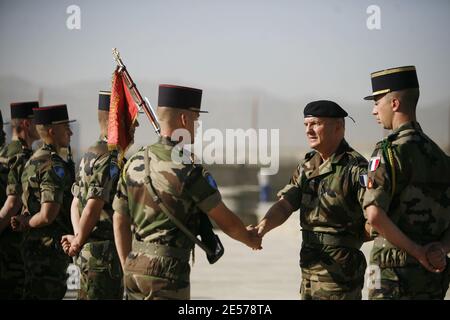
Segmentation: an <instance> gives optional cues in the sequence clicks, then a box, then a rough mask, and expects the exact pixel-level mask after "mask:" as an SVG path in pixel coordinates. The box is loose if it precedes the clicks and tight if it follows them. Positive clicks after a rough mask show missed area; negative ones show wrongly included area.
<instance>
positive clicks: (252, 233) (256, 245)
mask: <svg viewBox="0 0 450 320" xmlns="http://www.w3.org/2000/svg"><path fill="white" fill-rule="evenodd" d="M246 229H247V232H248V233H249V237H250V239H251V240H250V244H249V247H251V248H252V249H253V250H261V249H262V246H261V242H262V237H260V236H259V234H258V229H256V228H255V226H253V225H248V226H247V227H246Z"/></svg>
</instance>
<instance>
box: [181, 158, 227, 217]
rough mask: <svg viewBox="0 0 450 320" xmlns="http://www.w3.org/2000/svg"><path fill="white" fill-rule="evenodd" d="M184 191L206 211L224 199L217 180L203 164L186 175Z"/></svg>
mask: <svg viewBox="0 0 450 320" xmlns="http://www.w3.org/2000/svg"><path fill="white" fill-rule="evenodd" d="M183 192H185V193H186V194H187V195H188V196H189V197H191V198H192V200H193V201H194V202H195V203H196V205H197V206H198V207H199V208H200V210H202V211H203V212H205V213H208V212H209V211H211V210H212V209H214V208H215V207H217V206H218V205H219V203H220V202H221V201H222V196H221V195H220V192H219V190H218V188H217V184H216V181H215V180H214V178H213V177H212V175H211V174H210V173H209V172H208V171H207V170H206V169H204V168H203V167H202V166H197V167H196V168H194V169H193V170H192V171H191V172H190V174H189V175H188V176H187V177H186V182H185V184H184V187H183Z"/></svg>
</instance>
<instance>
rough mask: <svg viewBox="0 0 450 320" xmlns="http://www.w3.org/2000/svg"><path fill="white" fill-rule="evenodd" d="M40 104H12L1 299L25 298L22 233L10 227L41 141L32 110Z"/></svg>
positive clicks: (0, 249) (1, 229)
mask: <svg viewBox="0 0 450 320" xmlns="http://www.w3.org/2000/svg"><path fill="white" fill-rule="evenodd" d="M38 107H39V103H38V102H37V101H31V102H18V103H11V125H12V130H13V131H12V141H11V143H10V144H9V145H8V152H7V157H8V185H7V188H6V194H7V199H6V202H5V204H4V205H3V208H2V209H1V211H0V275H1V276H0V298H4V299H19V298H21V297H22V291H23V281H24V277H25V274H24V267H23V260H22V256H21V250H20V248H21V242H22V234H21V233H19V232H13V231H12V230H11V228H10V227H9V226H10V220H11V217H12V216H15V215H17V214H19V213H20V209H21V208H22V201H21V199H20V197H21V196H22V184H21V181H20V179H21V176H22V172H23V170H24V167H25V163H26V162H27V161H28V159H29V158H30V157H31V155H32V153H33V151H32V150H31V145H32V144H33V142H34V141H36V140H38V139H39V135H38V134H37V131H36V125H35V123H34V119H33V118H34V115H33V108H38Z"/></svg>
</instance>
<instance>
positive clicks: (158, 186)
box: [113, 85, 261, 299]
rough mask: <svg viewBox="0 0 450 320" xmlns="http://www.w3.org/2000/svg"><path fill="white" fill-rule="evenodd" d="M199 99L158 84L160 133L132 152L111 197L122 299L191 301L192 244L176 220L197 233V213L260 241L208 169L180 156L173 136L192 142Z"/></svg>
mask: <svg viewBox="0 0 450 320" xmlns="http://www.w3.org/2000/svg"><path fill="white" fill-rule="evenodd" d="M201 96H202V90H200V89H194V88H188V87H180V86H172V85H161V86H160V87H159V98H158V109H157V115H158V119H159V121H160V125H161V138H160V139H159V141H158V142H157V143H155V144H153V145H150V146H148V147H146V148H141V149H140V150H139V151H138V152H137V153H136V154H135V155H133V156H132V157H131V158H130V160H128V162H127V164H126V165H125V168H124V171H123V174H122V175H121V177H120V180H119V183H118V186H117V194H116V197H115V198H114V202H113V209H114V216H113V221H114V237H115V241H116V247H117V250H118V253H119V258H120V261H121V263H122V266H123V270H124V284H125V291H126V294H127V297H128V298H129V299H189V298H190V280H189V277H190V266H189V255H190V252H191V251H192V250H193V247H194V242H193V240H191V239H190V238H189V236H188V235H187V234H188V233H187V232H185V231H182V229H183V227H177V226H176V224H177V221H178V222H179V223H178V225H180V224H181V225H183V226H184V227H185V228H187V229H188V232H191V234H194V235H196V234H198V231H199V225H200V220H201V219H202V216H200V215H203V214H208V216H209V217H211V218H212V219H213V220H214V221H215V222H216V223H217V225H218V226H219V227H220V228H221V229H222V230H223V231H224V232H225V233H227V234H228V235H229V236H230V237H232V238H234V239H236V240H238V241H241V242H243V243H245V244H246V245H248V246H250V247H252V248H260V244H261V239H260V238H259V237H257V236H256V235H253V234H252V233H251V232H249V231H247V229H246V228H245V227H244V225H243V224H242V222H241V220H240V219H239V218H238V217H237V216H236V215H235V214H234V213H233V212H231V211H230V210H229V209H228V208H227V207H226V206H225V205H224V203H223V202H222V200H221V195H220V193H219V190H218V189H217V185H216V183H215V181H214V179H213V177H212V176H211V174H210V173H208V171H206V170H205V169H204V168H203V167H202V166H201V165H197V164H193V163H191V162H189V161H185V160H186V158H190V155H189V153H187V151H185V150H184V149H183V148H180V146H179V145H178V144H179V142H180V140H179V139H175V138H174V136H172V134H174V135H175V134H176V133H177V132H178V133H180V131H181V132H183V133H184V134H183V136H184V138H183V143H185V144H186V143H188V144H189V143H193V142H194V131H195V126H196V124H195V122H196V121H197V120H198V117H199V113H200V112H204V111H200V105H201ZM175 131H177V132H175ZM185 139H186V140H185ZM178 157H181V158H184V160H183V161H180V160H181V159H179V158H178ZM169 214H170V216H169ZM203 217H204V216H203ZM174 221H175V222H174ZM131 225H133V227H134V232H133V233H132V232H131V230H130V226H131ZM132 238H133V239H132Z"/></svg>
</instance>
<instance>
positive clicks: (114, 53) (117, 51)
mask: <svg viewBox="0 0 450 320" xmlns="http://www.w3.org/2000/svg"><path fill="white" fill-rule="evenodd" d="M112 54H113V57H114V60H115V61H116V63H117V64H118V65H119V66H121V67H122V66H123V63H122V61H121V59H120V52H119V50H117V48H113V49H112Z"/></svg>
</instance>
